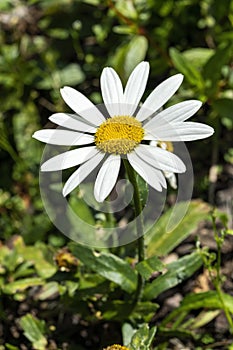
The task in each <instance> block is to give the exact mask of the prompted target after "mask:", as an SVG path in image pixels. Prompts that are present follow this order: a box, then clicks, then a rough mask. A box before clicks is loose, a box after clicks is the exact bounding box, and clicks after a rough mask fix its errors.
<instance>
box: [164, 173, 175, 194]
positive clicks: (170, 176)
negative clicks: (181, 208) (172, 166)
mask: <svg viewBox="0 0 233 350" xmlns="http://www.w3.org/2000/svg"><path fill="white" fill-rule="evenodd" d="M164 175H165V177H166V179H167V181H168V182H169V185H170V186H171V187H172V188H174V190H176V189H177V182H176V175H175V174H174V173H171V172H168V171H164Z"/></svg>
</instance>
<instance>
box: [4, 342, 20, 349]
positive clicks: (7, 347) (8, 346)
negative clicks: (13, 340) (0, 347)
mask: <svg viewBox="0 0 233 350" xmlns="http://www.w3.org/2000/svg"><path fill="white" fill-rule="evenodd" d="M6 349H7V350H20V349H19V348H18V347H17V346H14V345H11V344H8V343H6Z"/></svg>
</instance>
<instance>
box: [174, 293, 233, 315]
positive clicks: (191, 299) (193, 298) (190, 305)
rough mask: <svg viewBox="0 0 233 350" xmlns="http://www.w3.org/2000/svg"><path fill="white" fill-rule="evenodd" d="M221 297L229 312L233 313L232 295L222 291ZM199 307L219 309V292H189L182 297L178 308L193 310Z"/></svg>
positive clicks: (220, 302)
mask: <svg viewBox="0 0 233 350" xmlns="http://www.w3.org/2000/svg"><path fill="white" fill-rule="evenodd" d="M222 299H223V300H224V304H225V306H226V307H227V309H228V310H229V312H231V313H232V314H233V297H232V296H231V295H229V294H225V293H222ZM200 308H208V309H213V310H216V309H220V310H221V309H222V301H221V300H220V298H219V294H218V293H217V292H216V291H209V292H204V293H197V294H190V295H188V296H186V297H185V298H184V299H183V301H182V303H181V306H180V307H179V310H180V311H183V310H195V309H200Z"/></svg>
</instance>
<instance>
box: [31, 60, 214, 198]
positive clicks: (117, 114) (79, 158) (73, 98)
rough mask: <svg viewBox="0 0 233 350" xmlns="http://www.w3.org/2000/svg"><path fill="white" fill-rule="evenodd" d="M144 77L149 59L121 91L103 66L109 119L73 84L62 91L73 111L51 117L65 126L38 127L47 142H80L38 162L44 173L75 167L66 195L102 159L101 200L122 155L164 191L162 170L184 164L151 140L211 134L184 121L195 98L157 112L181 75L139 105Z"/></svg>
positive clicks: (177, 169) (96, 191) (116, 79)
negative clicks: (56, 127) (43, 161)
mask: <svg viewBox="0 0 233 350" xmlns="http://www.w3.org/2000/svg"><path fill="white" fill-rule="evenodd" d="M148 75H149V64H148V62H141V63H140V64H138V65H137V66H136V68H135V69H134V70H133V72H132V73H131V75H130V77H129V79H128V82H127V84H126V87H125V89H124V90H123V87H122V83H121V80H120V78H119V76H118V75H117V73H116V72H115V70H114V69H112V68H109V67H108V68H104V70H103V72H102V74H101V79H100V83H101V92H102V97H103V101H104V104H105V107H106V109H107V111H108V114H109V115H108V116H107V118H106V117H105V116H104V114H103V113H101V112H100V110H99V109H98V108H97V107H96V106H94V105H93V104H92V103H91V102H90V101H89V100H88V99H87V98H86V97H85V96H84V95H83V94H81V93H80V92H78V91H77V90H75V89H73V88H71V87H64V88H63V89H61V95H62V97H63V99H64V101H65V102H66V103H67V105H68V106H69V107H70V108H71V109H72V110H73V111H74V112H75V113H76V114H66V113H56V114H53V115H52V116H51V117H50V118H49V119H50V120H51V121H52V122H54V123H56V124H57V125H60V126H62V127H63V129H55V130H54V129H45V130H39V131H37V132H35V133H34V135H33V137H34V138H36V139H37V140H40V141H42V142H46V143H49V144H55V145H67V146H82V147H78V148H76V149H73V150H70V151H67V152H64V153H62V154H60V155H57V156H55V157H53V158H51V159H49V160H47V161H46V162H45V163H44V164H42V167H41V170H42V171H56V170H63V169H67V168H70V167H73V166H78V165H79V168H78V169H77V170H76V171H75V172H74V173H73V174H72V175H71V176H70V178H69V179H68V180H67V182H66V183H65V186H64V188H63V195H64V196H66V195H68V194H69V193H70V192H71V191H72V190H73V189H74V188H76V187H77V186H79V184H80V183H81V182H82V181H83V180H84V179H85V178H86V177H87V176H88V175H89V174H90V173H91V172H92V171H93V170H94V169H95V168H96V167H97V166H99V164H100V163H101V167H100V170H99V172H98V175H97V178H96V180H95V186H94V195H95V198H96V200H97V201H99V202H102V201H104V200H105V199H106V197H107V196H108V195H109V194H110V192H111V191H112V189H113V187H114V185H115V183H116V181H117V177H118V174H119V170H120V165H121V157H125V158H127V160H128V161H129V163H130V164H131V166H132V167H133V168H134V169H135V171H136V172H137V173H138V174H139V175H140V176H141V177H142V178H143V179H144V180H145V181H146V182H147V183H148V184H149V185H150V186H151V187H153V188H154V189H156V190H157V191H162V189H163V187H164V188H166V180H165V174H167V173H182V172H184V171H185V170H186V168H185V165H184V163H183V162H182V160H181V159H180V158H179V157H177V156H176V155H175V154H174V153H172V152H170V151H169V150H168V149H164V148H161V147H155V146H152V145H151V144H150V142H151V141H156V142H162V141H163V142H171V141H191V140H197V139H202V138H205V137H208V136H210V135H212V134H213V129H212V128H211V127H210V126H207V125H204V124H201V123H194V122H185V121H186V120H187V119H188V118H190V117H191V116H192V115H193V114H194V113H196V112H197V111H198V109H199V108H200V107H201V102H200V101H198V100H189V101H185V102H181V103H178V104H176V105H173V106H171V107H169V108H167V109H164V110H162V111H161V112H157V111H158V110H159V109H160V108H161V107H162V106H163V105H164V104H165V103H166V102H167V101H168V100H169V99H170V97H171V96H172V95H173V94H174V93H175V92H176V91H177V89H178V88H179V86H180V85H181V83H182V80H183V76H182V75H181V74H176V75H174V76H172V77H170V78H168V79H167V80H165V81H164V82H162V83H161V84H160V85H158V86H157V87H156V88H155V89H154V90H153V91H152V93H151V94H150V95H149V96H148V97H147V99H146V100H145V102H144V103H143V104H142V106H141V107H140V108H138V106H139V103H140V101H141V97H142V95H143V93H144V90H145V86H146V83H147V79H148ZM156 112H157V113H156Z"/></svg>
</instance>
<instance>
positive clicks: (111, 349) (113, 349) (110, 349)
mask: <svg viewBox="0 0 233 350" xmlns="http://www.w3.org/2000/svg"><path fill="white" fill-rule="evenodd" d="M103 350H129V349H128V348H126V347H125V346H121V345H117V344H114V345H111V346H108V347H107V348H105V349H103Z"/></svg>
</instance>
